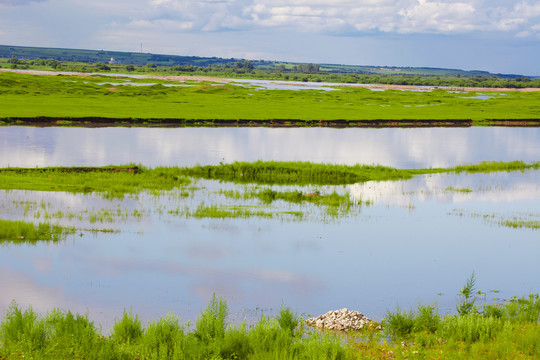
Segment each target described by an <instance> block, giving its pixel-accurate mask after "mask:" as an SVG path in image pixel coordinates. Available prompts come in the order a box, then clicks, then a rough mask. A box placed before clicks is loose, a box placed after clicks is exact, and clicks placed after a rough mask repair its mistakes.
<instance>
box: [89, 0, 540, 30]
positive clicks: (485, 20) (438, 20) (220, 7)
mask: <svg viewBox="0 0 540 360" xmlns="http://www.w3.org/2000/svg"><path fill="white" fill-rule="evenodd" d="M141 5H142V6H143V8H144V3H141ZM94 6H95V5H94ZM146 6H147V7H148V9H147V11H148V14H149V17H152V19H153V20H156V19H161V17H160V16H165V17H166V18H167V19H171V20H175V21H179V22H181V23H182V24H184V23H190V26H185V27H183V26H180V27H178V28H177V30H178V31H193V30H201V31H220V30H252V29H257V28H262V29H264V28H275V29H283V30H294V31H300V32H319V33H332V34H336V33H343V34H346V35H351V33H353V34H354V33H362V32H373V31H376V32H383V33H388V32H397V33H444V34H453V33H467V32H473V31H504V32H515V34H518V33H521V34H524V33H528V31H529V30H528V27H530V26H532V25H533V24H530V23H531V22H533V23H535V20H536V23H537V22H538V20H539V19H535V18H538V17H540V3H536V2H534V3H530V2H527V1H522V2H520V3H518V4H515V5H513V4H510V3H508V2H498V1H491V2H488V1H487V0H472V1H467V2H466V1H452V0H382V1H376V0H366V1H352V0H335V1H332V2H328V1H321V0H313V1H308V0H287V1H285V0H229V1H192V0H150V1H149V2H147V3H146ZM147 20H151V19H147Z"/></svg>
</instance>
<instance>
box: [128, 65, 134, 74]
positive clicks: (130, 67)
mask: <svg viewBox="0 0 540 360" xmlns="http://www.w3.org/2000/svg"><path fill="white" fill-rule="evenodd" d="M126 71H127V72H131V71H135V66H133V65H126Z"/></svg>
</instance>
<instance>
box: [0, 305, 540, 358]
mask: <svg viewBox="0 0 540 360" xmlns="http://www.w3.org/2000/svg"><path fill="white" fill-rule="evenodd" d="M539 304H540V302H539V299H538V295H534V294H533V295H530V296H528V297H522V298H514V299H512V300H511V301H509V302H507V303H505V304H500V305H499V307H500V308H501V309H502V315H501V316H497V317H496V316H492V315H490V314H491V313H490V312H489V311H486V312H482V311H479V312H476V313H472V314H466V315H448V316H444V317H443V316H441V315H440V314H439V312H438V310H437V307H436V306H425V305H419V306H418V309H417V310H416V311H412V310H411V311H402V310H400V309H399V308H398V309H397V311H395V312H390V311H389V312H388V314H387V316H386V318H385V320H384V322H383V325H384V331H383V332H382V333H381V334H380V335H378V334H377V333H376V331H377V330H371V331H374V332H375V333H371V332H370V333H365V332H360V333H349V334H348V335H347V336H346V337H345V335H338V334H335V333H332V332H318V331H315V330H309V329H307V328H305V327H303V326H302V322H301V319H300V318H299V317H298V316H297V315H295V314H294V313H293V312H292V311H291V310H290V308H288V307H286V306H284V305H282V307H281V309H280V312H279V314H278V316H277V317H275V318H270V317H267V316H264V315H262V316H261V317H260V319H259V321H257V322H256V323H255V324H253V325H251V326H248V325H247V324H246V322H245V321H244V322H242V323H240V324H239V325H231V324H228V323H227V315H228V306H227V303H226V301H225V300H224V299H222V298H218V297H216V296H213V298H212V299H211V300H210V302H209V303H208V306H207V307H206V309H205V310H204V311H202V313H201V315H200V316H199V318H198V319H197V321H196V322H195V327H194V329H193V330H190V328H189V326H188V327H184V326H183V325H181V324H180V320H179V318H178V317H177V316H175V315H174V314H171V315H167V316H165V317H163V318H160V319H157V320H155V321H153V322H150V323H149V324H148V325H147V326H146V328H144V327H143V326H142V325H141V321H140V319H139V317H138V316H137V315H134V314H133V312H132V311H131V310H130V311H129V312H128V311H126V310H124V312H123V315H122V317H120V318H119V319H118V320H117V321H116V323H115V324H114V326H113V329H112V332H111V335H109V336H103V335H102V334H101V333H100V330H99V329H98V328H97V327H96V326H95V325H94V323H93V322H91V321H90V320H89V319H88V315H79V314H72V313H71V312H69V311H68V312H65V311H61V310H53V311H51V312H50V313H48V314H47V315H45V316H41V315H39V314H37V313H36V312H35V311H33V310H32V308H28V309H26V310H22V309H21V308H20V307H19V306H18V305H17V304H16V303H15V302H12V303H11V305H10V306H9V308H8V309H7V310H6V312H5V313H4V317H3V320H2V321H1V322H0V359H21V358H35V359H111V360H112V359H132V360H134V359H163V360H165V359H186V360H187V359H197V360H198V359H200V360H202V359H223V360H225V359H231V360H233V359H261V360H262V359H291V360H293V359H295V360H296V359H306V360H307V359H321V360H322V359H334V360H344V359H405V358H408V359H422V358H424V359H446V358H452V359H486V358H488V359H531V358H539V357H540V325H539V324H538V315H539V312H540V305H539ZM387 335H389V336H390V337H391V341H386V340H385V339H387V338H386V336H387Z"/></svg>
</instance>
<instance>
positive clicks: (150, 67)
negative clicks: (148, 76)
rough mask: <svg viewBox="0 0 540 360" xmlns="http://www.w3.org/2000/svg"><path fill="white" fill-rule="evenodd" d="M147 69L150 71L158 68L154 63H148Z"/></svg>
mask: <svg viewBox="0 0 540 360" xmlns="http://www.w3.org/2000/svg"><path fill="white" fill-rule="evenodd" d="M146 67H147V68H149V69H155V68H156V67H157V66H156V64H154V63H148V64H146Z"/></svg>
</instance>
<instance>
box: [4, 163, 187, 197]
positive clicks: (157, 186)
mask: <svg viewBox="0 0 540 360" xmlns="http://www.w3.org/2000/svg"><path fill="white" fill-rule="evenodd" d="M189 183H190V180H189V179H188V178H186V177H184V176H181V175H180V174H179V169H178V168H174V167H172V168H167V167H157V168H154V169H147V168H144V167H142V166H134V165H129V166H104V167H51V168H2V169H0V184H1V185H0V188H2V189H6V190H11V189H21V190H36V191H66V192H72V193H92V192H97V193H101V194H104V195H105V197H108V198H119V197H120V198H121V197H123V196H124V195H125V194H136V193H139V192H141V191H155V190H172V189H174V188H177V187H182V186H186V185H187V184H189Z"/></svg>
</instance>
